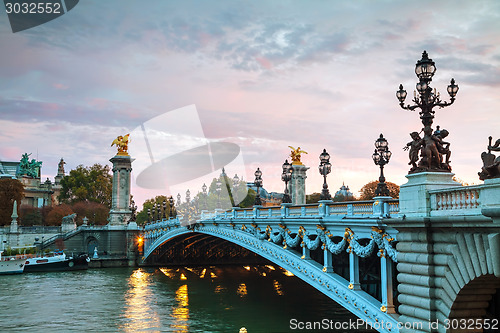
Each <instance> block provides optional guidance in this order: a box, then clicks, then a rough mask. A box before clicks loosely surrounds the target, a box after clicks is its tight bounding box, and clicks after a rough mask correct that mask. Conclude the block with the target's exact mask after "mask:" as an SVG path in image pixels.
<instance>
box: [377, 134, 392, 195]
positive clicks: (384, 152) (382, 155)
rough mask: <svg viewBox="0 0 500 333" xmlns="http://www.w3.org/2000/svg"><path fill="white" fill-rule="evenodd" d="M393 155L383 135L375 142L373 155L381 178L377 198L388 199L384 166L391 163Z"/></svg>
mask: <svg viewBox="0 0 500 333" xmlns="http://www.w3.org/2000/svg"><path fill="white" fill-rule="evenodd" d="M391 155H392V153H391V152H390V150H389V143H388V142H387V140H386V139H385V138H384V136H383V135H382V134H380V137H379V138H378V139H377V140H376V141H375V152H374V153H373V155H372V159H373V162H374V163H375V165H379V166H380V177H379V178H378V184H377V189H376V190H375V196H377V197H378V196H384V197H388V196H390V194H389V189H388V188H387V184H386V183H385V177H384V165H386V164H387V163H389V160H390V159H391Z"/></svg>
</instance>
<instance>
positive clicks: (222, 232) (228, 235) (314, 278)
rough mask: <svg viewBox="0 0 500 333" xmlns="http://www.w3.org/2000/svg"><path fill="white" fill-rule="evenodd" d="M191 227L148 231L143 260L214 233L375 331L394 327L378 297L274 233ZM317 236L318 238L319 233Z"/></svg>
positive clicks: (213, 226) (392, 318)
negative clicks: (174, 243)
mask: <svg viewBox="0 0 500 333" xmlns="http://www.w3.org/2000/svg"><path fill="white" fill-rule="evenodd" d="M195 229H196V230H194V228H184V227H179V226H178V225H177V226H174V227H172V226H170V227H168V228H161V229H159V230H160V231H158V230H153V231H150V232H151V233H152V237H149V238H148V237H146V241H147V243H148V244H147V245H146V246H145V249H147V250H146V251H145V253H144V257H143V261H145V260H147V259H148V257H149V256H151V254H152V253H153V252H154V251H155V250H156V249H157V248H159V247H160V246H161V245H162V244H164V243H165V242H168V241H169V240H172V239H174V238H176V237H178V236H181V235H186V234H189V233H194V232H196V233H200V234H205V235H210V236H214V237H217V238H220V239H223V240H225V241H228V242H231V243H234V244H236V245H239V246H241V247H243V248H245V249H247V250H249V251H251V252H254V253H256V254H258V255H259V256H261V257H263V258H265V259H267V260H269V261H270V262H272V263H274V264H276V265H278V266H280V267H282V268H283V269H286V270H288V271H289V272H291V273H292V274H294V275H295V276H296V277H298V278H300V279H301V280H303V281H304V282H306V283H308V284H309V285H311V286H312V287H314V288H315V289H317V290H319V291H320V292H322V293H323V294H325V295H326V296H328V297H330V298H331V299H333V300H334V301H335V302H337V303H338V304H340V305H341V306H343V307H344V308H346V309H347V310H349V311H350V312H351V313H353V314H354V315H356V316H357V317H359V318H361V319H363V320H364V321H366V322H367V323H370V324H372V325H373V327H374V328H375V329H377V330H378V331H381V332H397V331H398V329H397V325H398V323H397V321H396V319H395V318H394V317H392V316H391V315H390V314H388V313H386V312H385V311H384V310H383V307H381V303H380V301H379V300H377V299H375V298H374V297H372V296H371V295H369V294H368V293H366V292H365V291H363V290H361V289H360V288H353V286H352V283H349V281H347V280H346V279H344V278H343V277H341V276H339V275H337V274H336V273H334V272H332V271H329V272H327V271H326V270H325V268H326V267H325V266H323V265H321V264H320V263H318V262H316V261H314V260H312V259H311V258H310V257H309V258H307V257H305V256H304V255H303V253H299V252H297V251H295V250H290V248H289V247H288V246H287V244H286V242H285V245H281V244H277V243H279V242H275V241H274V240H273V239H272V238H273V237H278V235H277V233H272V232H271V233H269V237H270V238H269V239H267V240H266V239H259V238H258V237H256V236H255V235H253V234H251V233H249V232H247V231H244V230H240V228H236V227H235V226H234V225H231V224H230V225H229V226H222V225H221V226H219V225H218V224H217V223H214V224H213V225H208V224H207V225H204V224H202V223H200V224H197V225H196V228H195ZM317 239H318V240H319V237H317ZM312 241H315V240H312ZM384 325H385V326H384ZM387 327H388V328H389V329H387Z"/></svg>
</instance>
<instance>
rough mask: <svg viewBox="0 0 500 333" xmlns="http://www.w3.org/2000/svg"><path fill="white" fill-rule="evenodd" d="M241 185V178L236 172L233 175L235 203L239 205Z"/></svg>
mask: <svg viewBox="0 0 500 333" xmlns="http://www.w3.org/2000/svg"><path fill="white" fill-rule="evenodd" d="M239 187H240V178H238V175H237V174H235V175H234V177H233V201H234V205H235V206H236V205H238V203H239V201H238V193H237V192H238V188H239Z"/></svg>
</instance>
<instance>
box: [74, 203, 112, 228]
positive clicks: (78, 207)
mask: <svg viewBox="0 0 500 333" xmlns="http://www.w3.org/2000/svg"><path fill="white" fill-rule="evenodd" d="M71 210H72V211H73V212H75V213H76V224H77V225H82V224H83V218H84V217H87V218H88V220H89V222H88V223H89V224H95V225H104V224H107V223H108V215H109V208H108V207H106V206H104V205H103V204H100V203H97V202H93V201H88V202H87V201H80V202H77V203H75V204H74V205H72V206H71Z"/></svg>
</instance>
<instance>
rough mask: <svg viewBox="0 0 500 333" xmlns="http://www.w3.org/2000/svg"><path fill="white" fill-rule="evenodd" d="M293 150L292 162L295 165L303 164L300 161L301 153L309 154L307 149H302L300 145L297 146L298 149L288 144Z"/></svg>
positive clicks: (291, 154)
mask: <svg viewBox="0 0 500 333" xmlns="http://www.w3.org/2000/svg"><path fill="white" fill-rule="evenodd" d="M288 148H290V149H291V150H292V152H291V153H290V157H291V158H292V164H294V165H302V162H301V161H300V155H301V154H307V152H306V151H304V150H301V149H300V147H297V149H295V148H293V147H292V146H288Z"/></svg>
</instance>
